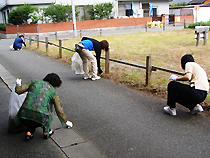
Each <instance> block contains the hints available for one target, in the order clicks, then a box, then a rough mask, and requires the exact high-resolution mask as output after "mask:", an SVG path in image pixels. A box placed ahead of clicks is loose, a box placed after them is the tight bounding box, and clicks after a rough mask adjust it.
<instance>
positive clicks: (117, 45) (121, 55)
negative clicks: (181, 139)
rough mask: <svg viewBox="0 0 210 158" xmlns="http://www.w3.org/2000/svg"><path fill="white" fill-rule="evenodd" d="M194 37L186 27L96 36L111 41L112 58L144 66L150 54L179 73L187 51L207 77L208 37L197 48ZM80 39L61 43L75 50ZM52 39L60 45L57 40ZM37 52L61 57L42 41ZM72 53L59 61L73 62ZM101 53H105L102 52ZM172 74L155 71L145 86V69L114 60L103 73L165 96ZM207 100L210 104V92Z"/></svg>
mask: <svg viewBox="0 0 210 158" xmlns="http://www.w3.org/2000/svg"><path fill="white" fill-rule="evenodd" d="M208 36H209V37H208V39H210V35H208ZM194 37H195V36H194V30H192V29H183V30H175V31H160V32H140V33H132V34H122V35H112V36H97V37H93V38H95V39H97V40H99V41H100V40H103V39H106V40H107V41H109V43H110V58H111V59H117V60H122V61H125V62H129V63H133V64H139V65H144V66H145V63H146V56H147V55H151V56H152V65H154V66H158V67H163V68H167V69H171V70H176V71H180V72H184V71H183V70H182V69H181V66H180V58H181V57H182V56H183V55H184V54H186V53H188V54H192V55H193V56H194V58H195V61H196V62H197V63H198V64H200V65H201V66H202V67H203V68H204V69H205V71H206V72H207V75H208V78H210V67H209V66H210V55H209V53H210V44H209V40H207V45H203V41H200V45H199V46H198V47H196V41H195V39H194ZM80 40H81V38H71V39H68V40H63V41H62V46H63V47H66V48H69V49H74V45H75V44H76V43H78V42H79V41H80ZM50 42H52V43H55V44H58V40H57V41H56V40H53V41H50ZM30 49H31V50H36V43H35V42H34V44H32V46H31V47H30ZM36 51H38V52H39V53H40V54H43V55H48V56H50V57H52V58H55V59H58V57H59V50H58V48H56V47H55V46H50V45H49V51H48V52H47V53H46V52H45V44H44V43H40V48H39V49H38V50H36ZM73 54H74V53H73V52H69V51H66V50H63V54H62V55H63V58H62V59H59V60H60V61H62V62H66V63H69V64H71V57H72V56H73ZM102 56H104V53H103V52H102ZM104 65H105V64H104V60H103V59H101V66H102V69H104ZM170 75H171V74H170V73H167V72H162V71H155V72H153V73H152V86H151V87H145V70H144V69H138V68H133V67H131V66H125V65H122V64H117V63H113V62H111V63H110V74H108V75H107V74H103V78H107V79H110V80H112V81H113V82H115V83H119V84H121V83H123V84H127V85H128V86H130V87H132V88H135V89H136V90H144V91H148V92H150V93H152V94H155V95H157V96H161V97H166V88H167V84H168V82H169V81H168V78H169V76H170ZM205 103H208V104H209V103H210V96H209V95H208V97H207V99H206V101H205Z"/></svg>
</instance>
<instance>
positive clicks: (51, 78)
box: [43, 73, 62, 87]
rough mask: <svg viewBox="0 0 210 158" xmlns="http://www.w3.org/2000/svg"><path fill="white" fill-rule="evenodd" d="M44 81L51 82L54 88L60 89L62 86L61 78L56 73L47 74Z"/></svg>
mask: <svg viewBox="0 0 210 158" xmlns="http://www.w3.org/2000/svg"><path fill="white" fill-rule="evenodd" d="M43 81H46V82H49V83H50V84H51V85H52V86H53V87H60V86H61V84H62V81H61V79H60V77H59V76H58V75H57V74H56V73H50V74H47V76H45V78H44V79H43Z"/></svg>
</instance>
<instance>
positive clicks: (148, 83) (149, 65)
mask: <svg viewBox="0 0 210 158" xmlns="http://www.w3.org/2000/svg"><path fill="white" fill-rule="evenodd" d="M25 39H27V38H25ZM28 40H29V45H30V46H31V42H32V41H36V42H37V48H39V42H41V43H46V52H47V51H48V44H50V45H54V46H56V47H58V48H59V58H62V49H65V50H68V51H71V52H74V53H75V51H74V50H72V49H69V48H66V47H63V46H62V40H61V39H60V40H59V45H57V44H54V43H51V42H49V41H48V37H45V41H39V35H37V36H36V39H32V38H31V37H30V36H29V39H28ZM101 59H105V73H106V74H109V62H110V61H112V62H116V63H120V64H124V65H129V66H133V67H137V68H141V69H146V81H145V84H146V86H151V75H152V71H157V70H160V71H164V72H169V73H173V74H177V75H184V73H182V72H178V71H175V70H169V69H165V68H162V67H157V66H153V65H152V56H150V55H148V56H146V66H143V65H137V64H132V63H127V62H124V61H120V60H115V59H110V58H109V51H107V52H106V53H105V57H101ZM208 81H209V82H210V79H208Z"/></svg>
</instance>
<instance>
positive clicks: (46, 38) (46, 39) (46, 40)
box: [45, 37, 48, 52]
mask: <svg viewBox="0 0 210 158" xmlns="http://www.w3.org/2000/svg"><path fill="white" fill-rule="evenodd" d="M45 42H46V52H48V37H45Z"/></svg>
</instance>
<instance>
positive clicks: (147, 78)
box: [146, 55, 152, 86]
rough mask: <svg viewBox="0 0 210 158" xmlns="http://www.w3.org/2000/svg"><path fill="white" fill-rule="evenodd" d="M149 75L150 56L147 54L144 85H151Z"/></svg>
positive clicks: (150, 67)
mask: <svg viewBox="0 0 210 158" xmlns="http://www.w3.org/2000/svg"><path fill="white" fill-rule="evenodd" d="M151 75H152V57H151V56H150V55H148V56H147V57H146V86H150V85H151Z"/></svg>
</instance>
